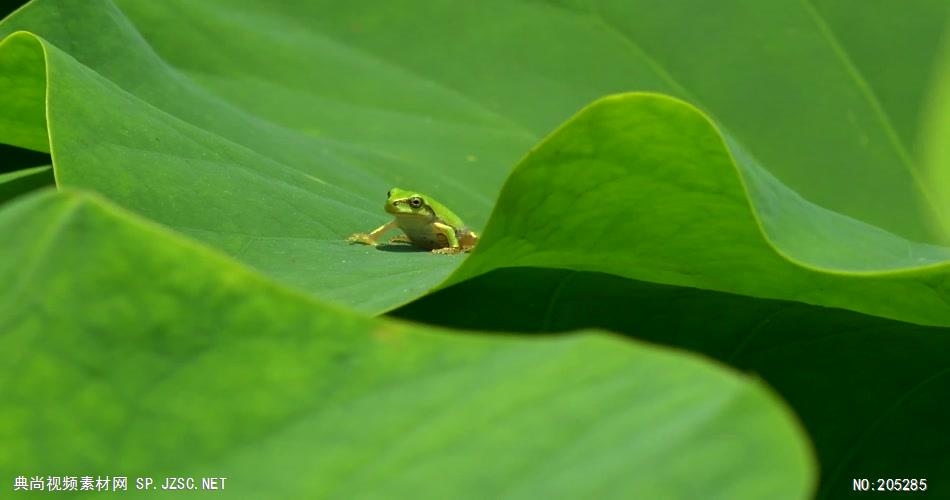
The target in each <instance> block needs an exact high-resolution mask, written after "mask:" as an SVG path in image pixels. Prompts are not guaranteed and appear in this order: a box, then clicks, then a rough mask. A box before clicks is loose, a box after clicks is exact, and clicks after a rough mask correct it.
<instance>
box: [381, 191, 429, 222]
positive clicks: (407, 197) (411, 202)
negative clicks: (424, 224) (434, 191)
mask: <svg viewBox="0 0 950 500" xmlns="http://www.w3.org/2000/svg"><path fill="white" fill-rule="evenodd" d="M384 208H385V210H386V211H387V212H389V213H391V214H393V215H396V216H417V217H435V211H433V210H432V207H431V206H430V205H429V202H428V201H427V200H426V197H425V195H423V194H419V193H416V192H414V191H406V190H405V189H399V188H395V187H394V188H392V189H390V190H389V192H388V193H386V206H385V207H384Z"/></svg>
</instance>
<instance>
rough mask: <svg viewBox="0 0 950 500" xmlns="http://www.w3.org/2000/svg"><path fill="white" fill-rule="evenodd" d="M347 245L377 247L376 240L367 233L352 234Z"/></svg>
mask: <svg viewBox="0 0 950 500" xmlns="http://www.w3.org/2000/svg"><path fill="white" fill-rule="evenodd" d="M346 241H347V243H350V244H352V243H360V244H363V245H373V246H375V245H376V239H375V238H373V237H372V236H370V235H368V234H366V233H355V234H351V235H350V236H349V237H348V238H347V239H346Z"/></svg>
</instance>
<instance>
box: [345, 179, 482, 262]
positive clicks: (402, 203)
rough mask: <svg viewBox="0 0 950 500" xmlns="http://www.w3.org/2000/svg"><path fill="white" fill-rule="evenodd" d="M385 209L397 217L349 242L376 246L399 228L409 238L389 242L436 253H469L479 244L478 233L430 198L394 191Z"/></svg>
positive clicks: (413, 193)
mask: <svg viewBox="0 0 950 500" xmlns="http://www.w3.org/2000/svg"><path fill="white" fill-rule="evenodd" d="M383 209H384V210H386V211H387V212H389V213H390V214H392V215H394V216H395V218H394V219H393V220H391V221H389V222H387V223H386V224H383V225H382V226H379V227H378V228H376V229H374V230H373V231H371V232H370V233H356V234H353V235H351V236H350V237H349V238H347V239H346V241H348V242H350V243H363V244H365V245H376V244H378V243H379V238H380V236H382V235H383V233H385V232H387V231H389V230H391V229H395V228H397V227H398V228H399V229H401V230H402V232H403V233H405V236H396V237H394V238H392V239H391V240H389V242H390V243H410V244H412V245H414V246H416V247H419V248H425V249H427V250H431V251H432V252H433V253H441V254H453V253H459V252H468V251H470V250H471V249H472V248H474V247H475V244H476V243H477V242H478V235H477V234H475V231H472V230H471V229H469V228H468V227H466V226H465V223H463V222H462V219H460V218H459V217H458V216H457V215H455V214H454V213H452V211H451V210H449V209H448V208H445V205H443V204H441V203H439V202H437V201H435V200H434V199H432V197H430V196H426V195H424V194H421V193H416V192H414V191H406V190H405V189H399V188H392V189H390V190H389V192H388V193H386V205H385V206H384V207H383Z"/></svg>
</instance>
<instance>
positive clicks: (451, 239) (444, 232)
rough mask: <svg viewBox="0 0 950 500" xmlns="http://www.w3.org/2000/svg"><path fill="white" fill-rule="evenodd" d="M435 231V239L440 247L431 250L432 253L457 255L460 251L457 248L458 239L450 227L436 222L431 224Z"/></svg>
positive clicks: (458, 247) (459, 248)
mask: <svg viewBox="0 0 950 500" xmlns="http://www.w3.org/2000/svg"><path fill="white" fill-rule="evenodd" d="M432 227H433V228H435V230H436V232H437V233H436V237H437V239H438V240H439V243H441V244H442V246H440V247H438V248H434V249H432V253H440V254H452V253H459V252H460V251H461V250H462V249H461V247H460V246H459V239H458V237H457V236H456V235H455V229H453V228H452V226H449V225H446V224H442V223H441V222H436V223H434V224H432Z"/></svg>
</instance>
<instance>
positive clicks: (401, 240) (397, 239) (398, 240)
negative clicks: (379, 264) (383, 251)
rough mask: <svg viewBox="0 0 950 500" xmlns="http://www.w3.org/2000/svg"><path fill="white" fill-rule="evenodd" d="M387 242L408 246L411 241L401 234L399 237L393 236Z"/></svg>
mask: <svg viewBox="0 0 950 500" xmlns="http://www.w3.org/2000/svg"><path fill="white" fill-rule="evenodd" d="M389 242H390V243H409V244H410V245H411V244H412V240H410V239H409V237H408V236H406V235H404V234H401V235H399V236H393V237H392V238H390V239H389Z"/></svg>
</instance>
